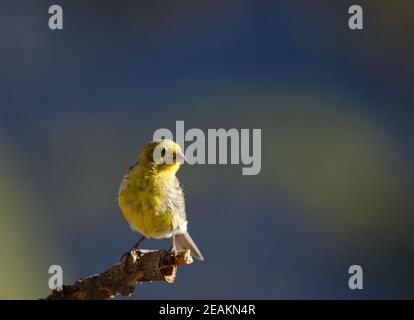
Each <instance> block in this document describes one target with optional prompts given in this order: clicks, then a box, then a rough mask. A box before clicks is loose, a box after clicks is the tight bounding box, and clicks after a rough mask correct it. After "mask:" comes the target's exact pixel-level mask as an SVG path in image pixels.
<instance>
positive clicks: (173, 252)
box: [168, 246, 177, 260]
mask: <svg viewBox="0 0 414 320" xmlns="http://www.w3.org/2000/svg"><path fill="white" fill-rule="evenodd" d="M168 252H169V253H170V254H171V257H173V259H174V260H176V259H177V248H176V247H175V246H171V247H170V249H168Z"/></svg>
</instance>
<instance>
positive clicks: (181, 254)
mask: <svg viewBox="0 0 414 320" xmlns="http://www.w3.org/2000/svg"><path fill="white" fill-rule="evenodd" d="M192 262H193V259H192V258H191V254H190V250H182V251H178V252H177V254H176V255H175V256H174V255H172V254H171V252H170V251H165V250H162V251H149V250H132V251H131V252H130V254H128V256H127V258H126V259H125V261H123V262H121V263H118V264H116V265H114V266H112V267H110V268H109V269H108V270H106V271H105V272H102V273H100V274H96V275H93V276H90V277H86V278H82V279H79V280H77V281H76V282H75V283H74V284H73V285H70V286H63V288H62V290H53V291H52V293H51V294H50V295H49V296H47V297H46V299H47V300H87V299H91V300H92V299H108V298H112V297H115V296H117V295H119V294H122V295H124V296H129V295H131V294H132V293H133V292H134V289H135V288H134V285H135V284H136V283H137V282H138V283H141V282H145V281H155V280H161V281H166V282H168V283H172V282H173V281H174V279H175V276H176V273H177V266H178V265H185V264H190V263H192Z"/></svg>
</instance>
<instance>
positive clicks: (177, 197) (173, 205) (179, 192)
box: [168, 177, 186, 223]
mask: <svg viewBox="0 0 414 320" xmlns="http://www.w3.org/2000/svg"><path fill="white" fill-rule="evenodd" d="M168 207H170V210H171V211H172V212H173V213H174V214H176V215H177V216H178V217H179V220H180V221H182V223H184V222H185V221H186V214H185V200H184V193H183V189H182V188H181V186H180V182H179V181H178V179H177V177H174V180H173V182H172V185H171V189H170V190H169V192H168Z"/></svg>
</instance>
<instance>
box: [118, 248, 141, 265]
mask: <svg viewBox="0 0 414 320" xmlns="http://www.w3.org/2000/svg"><path fill="white" fill-rule="evenodd" d="M132 255H134V256H137V257H139V256H140V255H141V250H139V249H138V248H132V249H131V250H129V251H127V252H125V253H124V254H123V255H122V256H121V262H122V263H125V262H126V261H127V259H128V256H132Z"/></svg>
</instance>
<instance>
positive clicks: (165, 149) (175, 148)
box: [118, 140, 204, 260]
mask: <svg viewBox="0 0 414 320" xmlns="http://www.w3.org/2000/svg"><path fill="white" fill-rule="evenodd" d="M184 161H185V157H184V154H183V152H182V151H181V148H180V146H179V145H178V144H177V143H175V142H174V141H171V140H156V141H152V142H150V143H149V144H148V145H147V146H146V147H144V148H143V149H142V151H141V153H140V154H139V157H138V162H137V163H136V164H135V165H134V166H132V167H130V168H129V170H128V172H127V173H126V175H125V176H124V179H123V181H122V183H121V186H120V188H119V194H118V204H119V207H120V208H121V211H122V213H123V215H124V217H125V219H126V220H127V221H128V223H129V225H130V226H131V228H132V229H133V230H136V231H138V232H139V233H141V234H142V235H143V237H142V238H141V239H140V240H139V241H138V242H137V243H136V244H135V246H134V248H136V249H137V248H138V247H139V245H140V244H141V242H142V241H143V240H144V239H145V238H155V239H162V238H170V237H171V238H172V247H171V249H172V250H173V251H174V252H175V250H180V249H190V250H191V254H192V255H193V256H194V257H195V258H197V259H199V260H204V257H203V255H202V254H201V252H200V250H199V249H198V248H197V246H196V244H195V243H194V241H193V240H192V239H191V237H190V235H189V233H188V232H187V218H186V213H185V202H184V195H183V191H182V189H181V186H180V183H179V181H178V179H177V177H176V176H175V174H176V173H177V171H178V170H179V168H180V165H181V164H183V163H184Z"/></svg>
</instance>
